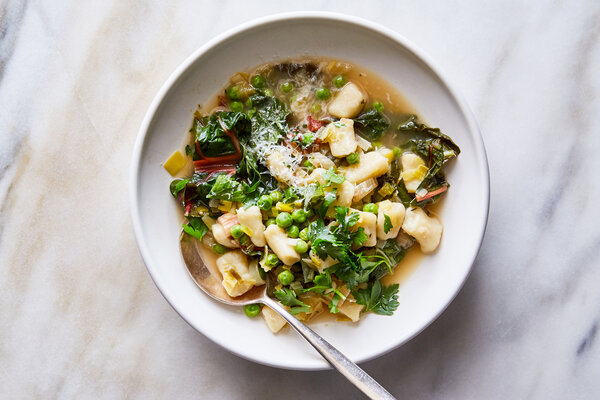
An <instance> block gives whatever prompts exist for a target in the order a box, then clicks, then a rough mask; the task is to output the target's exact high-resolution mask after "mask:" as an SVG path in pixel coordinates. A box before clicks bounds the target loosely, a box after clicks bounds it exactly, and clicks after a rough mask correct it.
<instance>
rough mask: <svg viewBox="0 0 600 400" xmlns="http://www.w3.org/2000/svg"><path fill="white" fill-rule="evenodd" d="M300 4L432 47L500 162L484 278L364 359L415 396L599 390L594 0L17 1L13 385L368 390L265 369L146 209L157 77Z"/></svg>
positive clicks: (0, 174)
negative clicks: (221, 332)
mask: <svg viewBox="0 0 600 400" xmlns="http://www.w3.org/2000/svg"><path fill="white" fill-rule="evenodd" d="M288 4H289V3H288ZM300 9H303V10H329V11H339V12H344V13H348V14H353V15H357V16H361V17H364V18H367V19H371V20H374V21H377V22H379V23H381V24H383V25H385V26H387V27H389V28H392V29H394V30H396V31H398V32H400V33H401V34H403V35H405V36H407V37H408V38H409V39H410V40H412V41H413V42H414V43H416V44H417V45H418V46H420V47H422V48H423V50H425V51H426V52H428V53H429V54H430V55H431V56H432V58H433V59H434V60H436V61H437V63H438V64H439V65H440V66H441V67H442V68H443V69H444V70H445V71H446V73H447V75H448V76H449V77H450V78H451V80H453V82H454V83H455V84H456V86H457V87H459V88H461V89H462V91H463V93H464V95H465V97H466V98H467V100H468V102H469V103H470V105H471V107H472V108H473V110H474V112H475V115H476V116H477V119H478V121H479V123H480V126H481V130H482V133H483V136H484V140H485V143H486V147H487V151H488V157H489V162H490V172H491V183H492V193H491V199H492V201H491V209H490V218H489V224H488V230H487V234H486V237H485V240H484V243H483V246H482V248H481V252H480V255H479V257H478V259H477V262H476V265H475V267H474V271H473V273H472V275H471V276H470V278H469V280H468V281H467V283H466V285H465V287H464V288H463V290H462V291H461V293H460V294H459V296H458V297H457V298H456V300H455V301H454V302H453V303H452V304H451V306H450V307H449V308H448V310H447V311H446V312H445V313H444V314H443V315H442V316H441V317H440V318H439V319H438V320H437V321H436V322H435V323H433V325H431V326H430V327H429V328H427V329H426V330H425V331H424V332H423V333H422V334H421V335H419V336H418V337H417V338H415V339H413V340H412V341H411V342H410V343H408V344H407V345H405V346H403V347H402V348H400V349H398V350H396V351H393V352H391V353H390V354H388V355H386V356H383V357H381V358H379V359H377V360H374V361H371V362H367V363H365V364H363V367H364V368H365V370H366V371H367V372H369V373H370V374H372V375H373V376H374V377H375V378H376V379H378V380H379V381H380V382H381V383H382V384H383V385H384V386H386V387H387V388H388V389H389V390H390V391H391V392H392V393H393V394H394V395H396V396H397V397H398V398H399V399H406V398H418V399H561V400H562V399H593V398H598V395H599V393H600V380H599V379H598V378H599V377H600V344H599V343H598V342H599V341H600V338H598V334H597V331H598V324H599V320H600V290H599V288H600V268H598V266H599V264H598V259H599V257H600V254H599V253H600V230H599V229H598V225H599V222H600V212H599V211H598V206H597V205H596V204H595V201H596V200H597V199H599V198H600V183H599V182H598V178H597V176H598V172H599V171H600V157H598V156H597V154H598V152H599V151H600V118H598V116H599V115H600V73H599V71H600V40H599V38H600V4H599V3H598V2H596V1H591V0H590V1H577V2H567V1H562V2H560V1H556V2H550V1H545V2H518V1H502V2H500V1H497V2H475V1H473V2H469V4H467V3H466V2H448V1H443V0H437V1H428V2H391V1H389V2H384V1H377V2H375V1H372V2H367V1H364V0H362V1H335V2H334V1H332V2H321V1H304V2H295V3H294V5H286V2H283V1H267V0H260V1H256V2H244V3H241V2H233V1H219V2H210V3H208V2H199V1H191V0H190V1H181V2H178V4H174V3H171V2H161V1H156V2H154V3H148V4H146V5H142V2H134V1H122V0H112V1H102V2H76V1H73V2H71V5H67V4H66V2H64V3H63V5H60V6H59V5H57V3H54V2H29V3H26V2H18V1H17V2H9V3H8V4H7V3H4V4H3V5H0V110H1V118H0V273H1V277H2V278H1V279H0V293H1V295H0V306H1V308H0V327H1V329H0V369H1V371H2V373H0V397H2V398H5V399H12V398H43V399H46V398H59V399H71V398H78V399H79V398H106V399H113V398H139V399H155V398H156V399H159V398H178V399H187V398H190V399H191V398H206V399H242V398H243V399H281V398H285V399H289V400H292V399H306V398H318V399H334V398H335V399H337V398H348V399H350V398H352V399H354V398H361V395H360V394H359V393H358V392H357V391H356V390H355V389H354V388H353V387H351V386H350V385H348V384H346V382H345V380H344V379H343V378H341V376H339V375H338V374H337V373H335V372H333V371H326V372H294V371H285V370H277V369H273V368H269V367H264V366H261V365H258V364H254V363H252V362H249V361H246V360H243V359H240V358H238V357H237V356H234V355H232V354H230V353H228V352H227V351H225V350H223V349H221V348H220V347H218V346H217V345H215V344H213V343H212V342H210V341H209V340H208V339H206V338H205V337H204V336H202V335H201V334H199V333H197V332H196V331H194V330H193V329H192V328H190V327H189V326H188V325H187V324H186V323H185V322H184V321H183V320H182V319H181V318H180V317H179V316H178V315H177V314H176V313H175V312H174V311H173V310H172V309H171V308H170V306H169V305H168V304H167V302H166V301H165V300H164V299H163V298H162V297H161V295H160V293H159V292H158V290H157V289H156V288H155V286H154V284H153V283H152V280H151V279H150V277H149V275H148V273H147V272H146V269H145V268H144V265H143V262H142V259H141V257H140V256H139V253H138V251H137V247H136V243H135V240H134V237H133V232H132V228H131V223H130V216H129V208H128V188H127V183H128V170H129V165H130V157H131V153H132V148H133V143H134V140H135V136H136V134H137V131H138V127H139V125H140V123H141V120H142V118H143V115H144V113H145V112H146V109H147V107H148V106H149V104H150V101H151V100H152V98H153V97H154V95H155V93H156V92H157V90H158V88H159V86H160V85H162V83H163V82H164V81H165V80H166V78H167V76H168V75H169V74H170V73H171V71H172V70H173V69H174V68H175V67H176V66H177V65H178V64H179V63H180V62H181V61H182V60H183V59H184V58H185V57H187V56H188V55H189V54H190V53H191V52H192V51H193V50H194V49H196V48H197V47H199V46H200V45H202V44H203V43H204V42H206V41H207V40H208V39H209V38H211V37H213V36H215V35H216V34H219V33H221V32H223V31H225V30H227V29H229V28H232V27H234V26H236V25H238V24H239V23H241V22H244V21H247V20H250V19H253V18H255V17H259V16H264V15H267V14H270V13H276V12H283V11H292V10H300Z"/></svg>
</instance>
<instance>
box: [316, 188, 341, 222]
mask: <svg viewBox="0 0 600 400" xmlns="http://www.w3.org/2000/svg"><path fill="white" fill-rule="evenodd" d="M335 193H336V190H334V191H332V192H329V193H327V194H326V195H325V197H324V198H323V202H322V203H321V205H320V206H319V209H318V210H317V215H319V217H321V218H323V217H324V216H325V214H327V210H328V209H329V206H330V205H331V204H332V203H333V202H334V201H335V199H337V196H336V194H335Z"/></svg>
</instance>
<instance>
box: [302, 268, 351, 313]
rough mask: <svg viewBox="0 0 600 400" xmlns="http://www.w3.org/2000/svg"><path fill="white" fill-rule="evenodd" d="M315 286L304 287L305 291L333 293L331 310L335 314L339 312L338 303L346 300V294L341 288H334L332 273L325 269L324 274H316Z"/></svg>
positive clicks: (323, 293)
mask: <svg viewBox="0 0 600 400" xmlns="http://www.w3.org/2000/svg"><path fill="white" fill-rule="evenodd" d="M313 283H314V284H315V286H313V287H310V288H308V289H304V291H305V292H315V293H318V294H320V295H328V294H331V293H333V295H332V297H331V301H330V302H329V310H330V311H331V313H333V314H337V313H338V312H339V310H338V308H337V305H338V304H339V302H340V301H341V300H345V299H346V296H344V295H343V294H342V293H341V292H340V291H339V290H337V289H334V288H333V280H332V279H331V273H330V272H329V271H325V273H324V274H319V275H317V276H315V279H314V280H313Z"/></svg>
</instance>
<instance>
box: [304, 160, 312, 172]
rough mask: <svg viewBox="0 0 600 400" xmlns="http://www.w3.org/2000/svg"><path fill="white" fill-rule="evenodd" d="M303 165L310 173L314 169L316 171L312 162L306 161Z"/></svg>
mask: <svg viewBox="0 0 600 400" xmlns="http://www.w3.org/2000/svg"><path fill="white" fill-rule="evenodd" d="M302 165H304V167H305V168H306V169H307V170H308V172H311V171H312V170H313V169H315V166H314V165H313V163H311V162H310V160H306V161H304V164H302Z"/></svg>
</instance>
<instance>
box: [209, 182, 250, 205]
mask: <svg viewBox="0 0 600 400" xmlns="http://www.w3.org/2000/svg"><path fill="white" fill-rule="evenodd" d="M206 197H208V198H209V199H213V198H214V199H219V200H227V201H240V202H241V201H244V199H245V195H244V188H243V185H242V184H241V183H239V182H237V181H235V180H234V179H233V178H231V177H230V176H228V175H219V176H218V177H217V180H216V181H215V183H214V184H213V186H212V188H211V190H210V193H209V194H208V195H207V196H206Z"/></svg>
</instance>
